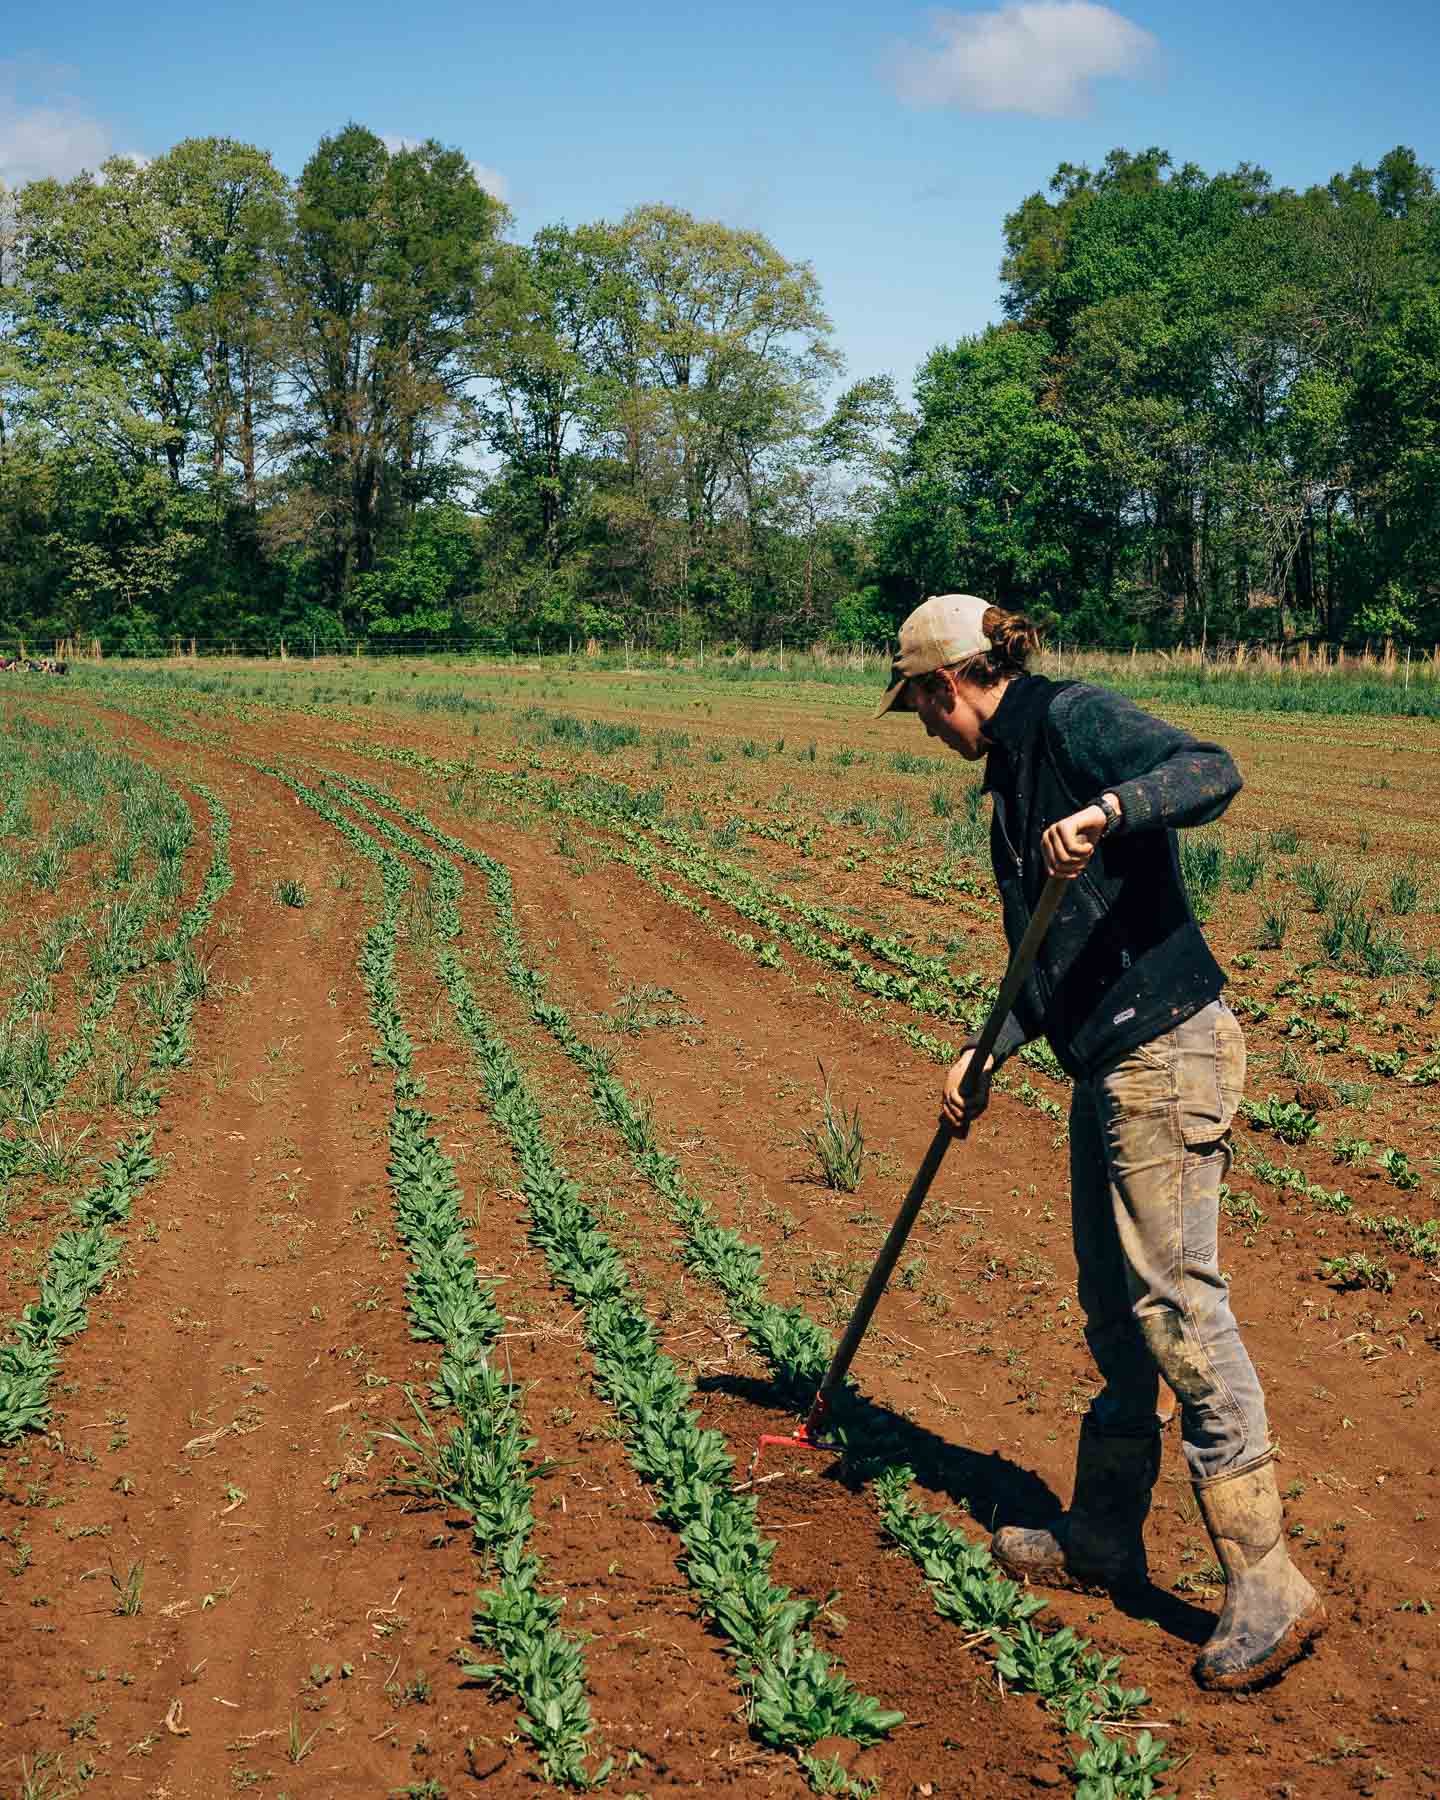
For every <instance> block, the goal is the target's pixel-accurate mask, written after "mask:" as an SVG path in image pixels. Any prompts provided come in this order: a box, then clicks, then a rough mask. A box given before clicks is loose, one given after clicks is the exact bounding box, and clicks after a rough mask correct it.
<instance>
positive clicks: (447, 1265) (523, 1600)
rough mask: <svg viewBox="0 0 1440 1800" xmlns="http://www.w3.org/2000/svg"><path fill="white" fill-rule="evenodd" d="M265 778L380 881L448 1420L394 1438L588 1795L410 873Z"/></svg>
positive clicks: (574, 1685)
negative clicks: (413, 975) (427, 1094)
mask: <svg viewBox="0 0 1440 1800" xmlns="http://www.w3.org/2000/svg"><path fill="white" fill-rule="evenodd" d="M256 766H257V767H263V766H264V765H256ZM268 772H269V773H271V774H273V775H275V776H276V777H277V778H278V779H279V780H281V781H283V782H284V783H285V784H286V786H288V787H289V788H290V789H291V790H292V791H293V792H294V793H295V794H296V795H298V796H299V798H300V799H301V800H303V801H304V802H305V804H306V805H307V806H309V807H311V808H312V809H313V810H314V811H315V812H316V813H318V814H319V815H320V816H321V817H322V818H323V819H325V820H326V821H327V822H328V823H329V824H331V825H332V826H333V827H334V828H335V829H336V830H337V831H338V832H339V833H340V835H341V836H342V837H343V838H344V839H345V841H346V842H347V843H349V844H350V845H351V846H352V848H354V849H355V850H357V851H358V852H359V853H360V854H361V855H362V856H364V857H366V858H368V859H369V860H370V861H371V862H373V863H374V864H376V866H377V867H378V868H379V870H380V874H381V883H382V893H383V903H382V910H381V915H380V917H379V919H378V920H376V921H375V923H374V924H372V925H371V926H370V927H369V929H368V930H367V931H366V934H365V937H364V940H363V943H362V948H361V956H360V974H361V980H362V983H363V985H364V988H365V992H366V997H367V1000H368V1002H369V1008H370V1017H371V1023H372V1024H373V1026H374V1028H375V1031H376V1034H377V1041H376V1045H375V1049H374V1052H373V1054H374V1058H375V1061H376V1062H377V1063H378V1064H381V1065H382V1066H385V1067H389V1068H390V1069H392V1070H393V1071H394V1074H395V1102H394V1107H393V1110H392V1113H391V1120H390V1151H389V1161H388V1173H389V1178H390V1190H391V1196H392V1201H393V1207H394V1213H395V1223H396V1231H397V1233H398V1235H399V1237H400V1240H401V1242H402V1243H403V1244H404V1246H405V1249H406V1253H407V1255H408V1257H409V1260H410V1275H409V1277H408V1278H407V1282H406V1291H407V1295H408V1299H409V1310H410V1330H411V1335H412V1336H413V1337H414V1338H415V1339H416V1340H417V1341H421V1342H433V1343H435V1344H437V1345H438V1346H439V1348H440V1370H439V1375H438V1377H437V1379H436V1381H435V1383H434V1384H433V1387H432V1390H431V1393H430V1396H429V1399H430V1405H431V1408H432V1409H433V1410H435V1411H438V1412H440V1413H442V1414H444V1415H446V1416H447V1417H448V1418H449V1419H450V1420H451V1423H450V1425H449V1428H448V1430H447V1432H446V1435H445V1436H444V1437H443V1438H442V1437H441V1436H440V1435H439V1434H438V1433H437V1432H436V1430H435V1428H434V1426H433V1425H432V1424H431V1422H430V1417H429V1415H428V1413H427V1411H426V1410H425V1408H423V1407H422V1406H421V1405H420V1403H419V1401H418V1400H417V1399H416V1397H415V1396H414V1395H413V1394H410V1396H409V1397H410V1401H411V1405H412V1407H413V1408H414V1411H415V1415H416V1420H415V1425H414V1428H413V1429H410V1430H407V1429H403V1428H400V1427H396V1428H394V1429H393V1430H392V1431H391V1432H390V1433H389V1434H388V1435H389V1436H390V1437H391V1438H392V1439H393V1440H394V1441H396V1442H398V1443H399V1444H400V1445H401V1446H402V1447H403V1449H404V1450H405V1451H406V1452H407V1453H408V1455H409V1457H410V1458H411V1471H410V1476H409V1482H410V1485H411V1486H413V1487H414V1488H415V1489H416V1490H417V1491H418V1492H420V1493H422V1494H425V1495H427V1496H428V1497H430V1498H432V1499H434V1500H437V1501H439V1502H441V1503H442V1504H444V1505H445V1506H446V1507H448V1508H449V1509H451V1510H452V1511H453V1512H455V1513H457V1514H459V1515H460V1516H462V1517H464V1518H466V1519H467V1520H468V1521H469V1525H470V1532H471V1541H472V1544H473V1546H474V1549H475V1552H476V1555H477V1557H478V1558H479V1559H480V1562H481V1566H482V1567H483V1568H484V1569H485V1570H486V1572H487V1573H491V1572H493V1574H494V1576H495V1585H494V1586H493V1587H491V1588H488V1589H485V1590H483V1591H482V1592H481V1593H480V1594H479V1595H478V1596H477V1604H476V1610H475V1615H474V1620H473V1625H472V1631H473V1638H474V1641H475V1643H476V1645H477V1647H478V1648H479V1649H480V1650H482V1651H487V1652H489V1653H490V1654H491V1655H492V1656H493V1657H494V1658H495V1660H494V1661H492V1662H487V1663H467V1664H466V1665H464V1671H465V1673H466V1674H467V1675H469V1676H471V1677H472V1678H474V1679H477V1680H483V1681H485V1682H487V1683H488V1684H490V1685H491V1686H494V1687H497V1688H499V1689H502V1690H504V1691H505V1692H508V1693H509V1694H510V1695H511V1696H512V1697H513V1698H514V1699H515V1700H516V1702H517V1703H518V1705H519V1707H520V1709H521V1717H520V1729H521V1730H522V1731H523V1732H524V1733H525V1735H526V1736H527V1737H529V1738H530V1739H531V1741H532V1742H533V1743H534V1745H535V1747H536V1750H537V1752H538V1754H539V1757H540V1761H541V1766H542V1767H543V1769H544V1771H545V1776H546V1779H547V1780H549V1781H552V1782H556V1783H560V1784H563V1785H565V1786H570V1787H581V1788H584V1787H590V1786H593V1785H595V1784H596V1783H598V1782H600V1781H603V1780H604V1779H605V1777H606V1776H607V1775H608V1773H609V1768H610V1764H609V1762H608V1760H607V1761H605V1762H603V1763H601V1764H600V1766H599V1767H598V1768H596V1769H595V1770H594V1771H589V1770H587V1768H586V1758H587V1756H588V1754H589V1738H590V1734H591V1732H592V1730H593V1721H592V1718H591V1712H590V1701H589V1697H588V1694H587V1692H586V1685H585V1671H584V1657H583V1651H582V1648H581V1640H580V1639H578V1638H577V1637H574V1636H572V1635H571V1634H569V1633H567V1632H564V1631H562V1630H561V1628H560V1625H559V1618H560V1613H561V1609H562V1607H563V1600H562V1599H560V1598H559V1597H557V1596H555V1595H550V1594H546V1593H545V1592H544V1591H543V1588H542V1581H543V1577H544V1565H543V1563H542V1562H541V1559H540V1558H539V1557H538V1556H536V1555H535V1554H534V1552H533V1551H532V1550H531V1549H530V1548H529V1540H530V1536H531V1533H532V1530H533V1528H534V1510H533V1504H532V1497H531V1487H532V1484H531V1475H530V1470H529V1467H528V1465H527V1458H528V1457H529V1455H530V1452H531V1451H532V1450H533V1449H534V1442H533V1440H532V1439H531V1438H530V1437H528V1436H527V1435H526V1431H525V1426H524V1420H523V1414H522V1398H523V1396H522V1395H521V1392H520V1390H519V1389H518V1388H517V1387H516V1386H515V1385H514V1384H513V1383H512V1382H511V1381H510V1380H509V1379H508V1377H507V1376H505V1375H504V1374H502V1373H501V1371H500V1369H499V1368H498V1367H497V1366H496V1363H495V1347H496V1339H497V1337H498V1335H499V1332H500V1328H501V1325H502V1323H503V1321H502V1319H501V1315H500V1313H499V1311H498V1309H497V1308H496V1306H495V1302H494V1296H493V1288H492V1287H491V1286H489V1285H487V1284H486V1283H484V1282H482V1281H481V1279H480V1274H479V1270H478V1268H477V1266H476V1263H475V1256H474V1251H473V1249H472V1247H471V1245H470V1242H469V1240H468V1238H467V1236H466V1233H465V1225H464V1218H463V1214H462V1210H461V1193H460V1186H459V1182H458V1180H457V1179H456V1175H455V1168H454V1164H453V1163H452V1162H451V1160H450V1159H449V1158H448V1157H447V1156H446V1155H445V1153H444V1152H443V1150H442V1149H441V1148H440V1145H439V1143H438V1142H437V1140H436V1138H435V1135H434V1133H433V1131H432V1130H431V1129H430V1127H431V1124H432V1121H431V1119H430V1117H429V1115H428V1114H427V1113H425V1112H424V1111H422V1110H421V1109H420V1108H419V1107H417V1106H415V1105H413V1104H412V1103H411V1102H413V1101H414V1100H415V1099H417V1098H418V1097H419V1096H420V1094H421V1092H422V1083H421V1081H420V1079H419V1078H418V1077H417V1076H416V1075H414V1074H413V1072H412V1060H413V1049H412V1045H411V1041H410V1037H409V1034H408V1033H407V1031H406V1029H405V1025H404V1019H403V1016H402V1009H401V1005H400V992H399V985H398V980H397V976H396V967H395V962H396V939H397V926H398V921H399V918H400V910H401V904H402V902H403V900H404V898H405V896H406V894H407V892H408V890H409V888H410V885H411V877H410V871H409V868H408V866H407V865H406V864H405V862H404V861H403V860H402V859H401V858H400V857H398V856H396V855H395V854H394V853H393V852H392V851H391V850H389V849H388V848H386V847H385V846H384V845H383V844H380V843H377V842H376V841H375V840H374V839H373V838H372V837H370V836H369V835H368V834H367V833H365V832H363V831H361V830H360V829H359V827H358V826H356V825H355V823H354V822H353V820H351V819H349V818H347V817H346V816H345V815H344V814H343V813H342V812H341V811H340V810H339V808H338V807H336V806H334V805H333V804H332V803H331V801H330V800H329V799H328V798H327V797H326V796H325V795H324V794H322V793H319V792H317V791H316V790H315V789H313V788H310V787H308V786H306V785H305V784H304V783H302V782H300V781H298V780H296V779H295V778H294V777H293V776H291V775H288V774H286V773H285V772H283V771H281V770H278V769H270V770H268ZM451 873H452V878H453V879H454V881H455V885H456V886H457V887H458V877H454V872H453V871H452V872H451ZM438 911H439V917H438V920H437V925H438V935H439V936H440V937H441V938H442V939H449V938H451V937H453V936H454V935H456V933H458V930H459V919H458V914H456V913H455V912H454V908H453V901H449V900H448V896H447V895H446V894H445V892H444V890H443V889H442V893H441V904H440V907H439V909H438ZM407 1392H408V1390H407Z"/></svg>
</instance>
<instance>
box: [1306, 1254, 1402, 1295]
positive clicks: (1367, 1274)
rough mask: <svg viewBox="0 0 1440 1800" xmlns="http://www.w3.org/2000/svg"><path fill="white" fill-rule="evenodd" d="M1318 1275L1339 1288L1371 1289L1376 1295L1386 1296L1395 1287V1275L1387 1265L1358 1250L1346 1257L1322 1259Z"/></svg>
mask: <svg viewBox="0 0 1440 1800" xmlns="http://www.w3.org/2000/svg"><path fill="white" fill-rule="evenodd" d="M1320 1273H1321V1275H1322V1276H1323V1277H1324V1278H1325V1280H1326V1281H1329V1282H1333V1283H1334V1285H1335V1286H1336V1287H1339V1288H1360V1287H1364V1288H1373V1289H1374V1290H1375V1292H1376V1293H1379V1294H1388V1293H1389V1292H1390V1290H1391V1289H1392V1288H1393V1287H1394V1286H1395V1275H1394V1272H1393V1270H1391V1268H1390V1267H1389V1265H1388V1264H1387V1263H1384V1262H1381V1261H1380V1260H1379V1259H1378V1258H1375V1257H1370V1256H1366V1255H1365V1254H1364V1253H1363V1252H1362V1251H1359V1250H1355V1251H1352V1252H1351V1253H1350V1254H1349V1255H1346V1256H1329V1257H1325V1258H1323V1259H1322V1261H1321V1263H1320Z"/></svg>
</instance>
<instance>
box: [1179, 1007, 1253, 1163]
mask: <svg viewBox="0 0 1440 1800" xmlns="http://www.w3.org/2000/svg"><path fill="white" fill-rule="evenodd" d="M1176 1036H1177V1038H1179V1040H1180V1046H1179V1048H1180V1054H1179V1057H1178V1059H1177V1060H1178V1071H1177V1072H1178V1075H1179V1090H1180V1091H1179V1101H1180V1130H1181V1132H1182V1134H1183V1136H1184V1139H1185V1148H1186V1149H1187V1150H1189V1151H1191V1152H1192V1153H1193V1154H1195V1155H1197V1156H1206V1155H1209V1154H1211V1153H1212V1152H1214V1151H1216V1150H1219V1149H1221V1148H1225V1149H1226V1150H1227V1153H1228V1139H1229V1134H1230V1124H1231V1121H1232V1120H1233V1119H1234V1117H1235V1112H1236V1108H1237V1107H1238V1106H1239V1104H1240V1099H1241V1096H1242V1095H1243V1094H1244V1092H1245V1036H1244V1033H1243V1032H1242V1031H1241V1029H1240V1025H1239V1022H1238V1020H1237V1019H1236V1018H1235V1015H1234V1014H1233V1013H1232V1012H1231V1011H1230V1009H1229V1007H1228V1006H1226V1005H1225V1004H1224V1003H1223V1002H1219V1001H1217V1002H1216V1003H1215V1004H1214V1005H1212V1006H1207V1007H1206V1008H1205V1010H1204V1011H1203V1012H1199V1013H1196V1015H1195V1017H1194V1018H1193V1019H1187V1020H1186V1021H1185V1023H1184V1024H1183V1025H1182V1026H1180V1028H1179V1030H1178V1031H1177V1033H1176ZM1227 1167H1228V1163H1227Z"/></svg>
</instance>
